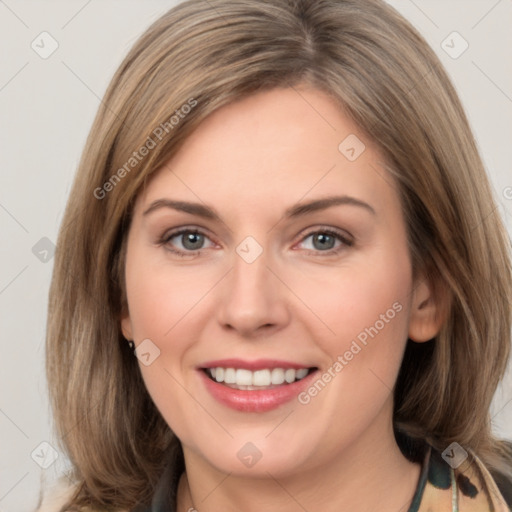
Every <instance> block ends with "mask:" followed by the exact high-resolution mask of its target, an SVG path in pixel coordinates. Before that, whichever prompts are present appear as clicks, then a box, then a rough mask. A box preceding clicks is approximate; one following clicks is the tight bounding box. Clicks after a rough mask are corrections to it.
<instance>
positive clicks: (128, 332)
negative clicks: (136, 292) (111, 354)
mask: <svg viewBox="0 0 512 512" xmlns="http://www.w3.org/2000/svg"><path fill="white" fill-rule="evenodd" d="M121 331H122V333H123V336H124V337H125V338H126V339H127V340H128V341H133V334H132V322H131V319H130V314H129V313H128V312H127V313H125V314H123V316H122V317H121Z"/></svg>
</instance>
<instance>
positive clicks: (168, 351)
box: [122, 88, 434, 476]
mask: <svg viewBox="0 0 512 512" xmlns="http://www.w3.org/2000/svg"><path fill="white" fill-rule="evenodd" d="M198 108H200V105H199V107H198ZM382 160H383V159H382V156H381V155H380V154H379V152H378V150H377V148H376V147H375V146H374V144H372V142H371V141H370V140H368V139H367V138H366V137H365V136H364V135H363V134H362V133H361V132H360V130H358V129H357V127H356V126H355V125H354V124H353V123H352V122H351V121H350V120H349V119H348V118H347V117H345V116H344V115H343V114H342V113H341V112H340V110H339V109H338V108H337V107H336V105H335V103H333V101H332V100H331V99H330V98H329V97H328V96H326V95H325V94H323V93H321V92H319V91H317V90H315V89H310V88H302V89H299V88H294V89H292V88H289V89H275V90H272V91H268V92H262V93H258V94H256V95H253V96H251V97H249V98H247V99H244V100H241V101H239V102H236V103H233V104H231V105H228V106H226V107H223V108H221V109H219V110H217V111H216V112H215V113H214V114H213V115H211V116H210V117H209V118H207V120H206V121H204V122H203V123H202V124H201V125H200V127H199V128H198V129H197V131H195V132H194V134H193V135H192V136H190V137H189V138H188V139H187V141H186V143H185V145H184V146H183V147H182V149H181V150H180V151H179V152H178V153H177V154H176V155H175V157H174V158H172V159H171V160H170V161H169V162H168V164H167V165H166V166H165V167H164V168H162V169H161V170H159V171H158V172H157V173H156V174H155V176H154V177H153V178H152V180H151V181H150V182H149V184H148V186H147V187H146V188H145V190H144V191H143V193H142V194H141V195H140V196H139V197H138V199H137V202H136V205H135V209H134V215H133V220H132V224H131V227H130V232H129V238H128V248H127V257H126V287H127V296H128V306H129V313H128V315H127V316H126V317H125V318H123V320H122V327H123V333H124V335H125V337H126V338H128V339H134V340H135V344H136V345H138V349H137V355H138V357H139V360H140V361H139V365H140V370H141V372H142V375H143V378H144V382H145V384H146V386H147V389H148V391H149V394H150V395H151V397H152V399H153V400H154V402H155V404H156V406H157V407H158V409H159V410H160V412H161V413H162V415H163V417H164V418H165V420H166V421H167V423H168V424H169V426H170V427H171V428H172V430H173V431H174V432H175V433H176V434H177V436H178V437H179V439H180V440H181V442H182V444H183V447H184V450H185V453H186V456H187V454H188V455H189V457H191V458H195V459H196V460H197V461H200V462H201V463H203V464H208V465H210V466H213V467H215V468H217V469H218V470H220V471H222V472H226V473H227V472H231V473H233V474H250V475H254V476H256V475H265V474H266V472H270V473H271V474H272V475H274V476H277V475H286V474H290V473H293V471H295V470H297V468H301V469H307V468H310V469H313V468H317V467H320V466H322V465H323V464H326V463H328V462H329V461H331V460H333V459H334V458H335V457H338V456H340V455H341V454H343V453H351V452H350V451H349V450H352V451H354V450H355V449H356V447H359V448H361V447H363V446H365V447H366V449H368V450H370V449H373V448H372V447H375V446H376V444H378V443H379V444H380V445H382V443H383V439H385V438H386V436H388V438H389V436H390V435H392V430H391V418H392V388H393V386H394V383H395V380H396V377H397V373H398V370H399V367H400V362H401V358H402V354H403V350H404V347H405V343H406V340H407V336H408V335H409V336H411V337H412V338H415V339H417V340H418V341H422V339H421V338H425V339H429V337H431V335H433V334H434V333H433V332H430V331H429V324H428V322H426V320H425V318H424V316H425V315H424V314H423V316H422V313H421V310H422V308H425V303H427V302H428V301H426V300H425V296H426V295H428V290H427V289H426V285H425V284H424V283H413V280H412V269H411V262H410V258H409V253H408V247H407V239H406V226H405V223H404V219H403V216H402V211H401V206H400V203H399V198H398V193H397V190H396V189H395V187H394V184H393V181H392V179H391V178H390V176H389V175H388V174H387V173H386V172H385V171H384V170H383V168H382ZM421 295H423V296H421ZM419 302H421V303H422V305H421V307H418V306H417V304H418V303H419ZM141 343H142V345H140V344H141ZM283 381H284V382H283ZM388 438H386V439H387V440H388V441H389V439H388Z"/></svg>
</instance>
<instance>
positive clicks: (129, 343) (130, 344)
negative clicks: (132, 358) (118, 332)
mask: <svg viewBox="0 0 512 512" xmlns="http://www.w3.org/2000/svg"><path fill="white" fill-rule="evenodd" d="M128 346H129V347H130V350H131V351H132V352H135V343H134V342H133V340H128Z"/></svg>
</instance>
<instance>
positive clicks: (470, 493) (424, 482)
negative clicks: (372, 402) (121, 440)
mask: <svg viewBox="0 0 512 512" xmlns="http://www.w3.org/2000/svg"><path fill="white" fill-rule="evenodd" d="M422 453H423V461H422V470H421V473H420V478H419V481H418V485H417V487H416V491H415V493H414V497H413V500H412V503H411V506H410V507H409V510H408V511H407V512H511V511H512V481H511V480H509V479H506V478H505V477H503V476H502V475H500V474H497V473H494V476H493V475H491V473H490V472H489V471H488V470H487V469H486V468H485V466H484V465H483V463H482V462H481V461H480V459H479V458H478V457H476V455H475V454H474V453H472V452H470V453H469V454H468V457H467V458H466V459H465V460H464V462H462V463H461V464H460V465H458V467H457V468H455V469H454V468H452V467H451V466H450V464H448V462H446V461H445V460H444V459H443V457H442V456H441V453H440V452H439V451H437V450H436V449H435V448H433V447H432V446H430V445H427V444H426V443H425V442H424V443H423V449H422ZM445 456H446V455H445ZM447 459H448V456H447ZM411 460H412V458H411ZM452 465H454V466H455V464H453V463H452ZM180 466H181V467H183V466H182V461H181V462H178V463H176V459H175V458H174V463H171V464H169V465H168V466H167V468H166V470H165V471H164V473H163V475H162V477H161V479H160V481H159V483H158V485H157V489H156V492H155V494H154V497H153V501H152V504H151V505H150V506H149V507H147V506H146V507H145V506H142V505H141V506H138V507H136V508H134V509H133V510H132V512H175V511H176V491H177V486H178V481H179V476H180V474H181V472H182V470H181V469H180V470H179V471H176V470H173V469H172V468H173V467H174V468H178V467H180ZM199 512H200V511H199Z"/></svg>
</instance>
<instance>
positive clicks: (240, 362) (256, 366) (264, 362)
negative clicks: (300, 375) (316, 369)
mask: <svg viewBox="0 0 512 512" xmlns="http://www.w3.org/2000/svg"><path fill="white" fill-rule="evenodd" d="M219 367H220V368H242V369H245V370H251V371H257V370H264V369H266V368H268V369H272V368H283V369H288V368H292V369H294V370H300V369H301V368H313V366H312V365H309V364H302V363H295V362H293V361H282V360H278V359H255V360H253V361H248V360H245V359H234V358H231V359H217V360H215V361H207V362H206V363H203V364H201V365H199V366H198V368H199V369H203V370H204V369H206V368H219Z"/></svg>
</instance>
